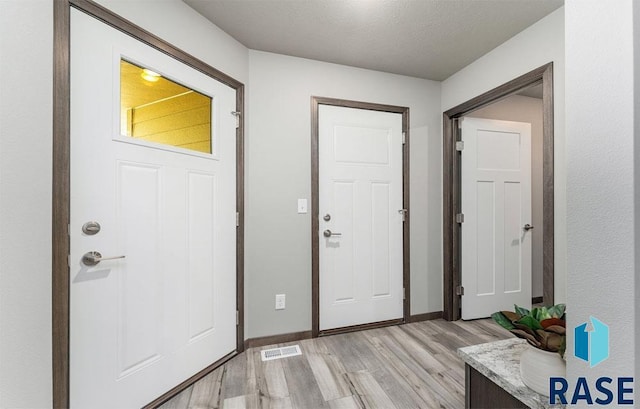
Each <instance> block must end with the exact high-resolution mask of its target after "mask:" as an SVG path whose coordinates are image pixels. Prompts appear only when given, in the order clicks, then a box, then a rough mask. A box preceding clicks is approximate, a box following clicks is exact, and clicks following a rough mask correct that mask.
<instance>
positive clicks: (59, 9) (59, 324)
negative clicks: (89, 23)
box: [52, 0, 244, 408]
mask: <svg viewBox="0 0 640 409" xmlns="http://www.w3.org/2000/svg"><path fill="white" fill-rule="evenodd" d="M71 7H74V8H76V9H78V10H79V11H82V12H84V13H86V14H88V15H90V16H92V17H94V18H96V19H98V20H100V21H102V22H104V23H105V24H108V25H110V26H112V27H114V28H116V29H117V30H120V31H122V32H123V33H125V34H127V35H129V36H131V37H133V38H135V39H137V40H139V41H141V42H143V43H145V44H147V45H149V46H151V47H153V48H155V49H157V50H158V51H161V52H163V53H165V54H167V55H169V56H171V57H173V58H175V59H176V60H178V61H180V62H182V63H184V64H186V65H188V66H189V67H191V68H193V69H196V70H198V71H200V72H202V73H204V74H206V75H208V76H210V77H212V78H214V79H215V80H217V81H219V82H221V83H223V84H225V85H228V86H229V87H231V88H233V89H235V91H236V104H235V106H236V112H238V113H239V115H240V118H239V125H238V128H237V129H236V161H237V164H236V211H237V212H238V219H237V221H238V223H237V224H238V226H237V228H236V310H237V311H238V313H237V324H238V325H237V326H236V344H237V345H236V351H235V352H233V353H231V354H229V355H227V356H225V357H223V358H222V359H220V360H219V361H217V362H212V363H211V365H209V366H208V367H207V368H205V369H203V370H202V371H200V372H198V373H197V374H194V375H193V376H192V377H190V378H189V379H186V380H184V381H183V382H182V383H180V384H179V385H176V386H175V387H174V388H173V389H171V390H170V391H167V393H165V394H163V395H162V396H160V397H158V398H157V399H156V400H154V401H153V402H150V403H149V404H148V405H147V406H146V407H157V406H159V405H160V404H162V403H163V402H165V401H167V400H168V399H170V398H171V397H172V396H174V395H176V394H177V393H179V392H180V391H181V390H183V389H185V388H186V387H187V386H189V385H191V384H193V383H194V382H196V381H197V380H199V379H201V378H202V377H204V376H205V375H207V374H208V373H209V372H211V371H212V370H213V369H215V368H216V367H218V366H220V365H221V364H222V363H224V362H225V361H227V360H228V359H230V358H232V357H233V356H235V355H236V354H237V353H240V352H242V351H243V350H244V117H243V115H242V114H243V113H244V84H242V83H241V82H240V81H238V80H236V79H234V78H232V77H230V76H229V75H227V74H225V73H223V72H221V71H218V70H217V69H215V68H213V67H212V66H210V65H208V64H207V63H205V62H203V61H201V60H199V59H197V58H196V57H194V56H192V55H190V54H188V53H186V52H184V51H182V50H180V49H179V48H177V47H175V46H173V45H171V44H170V43H168V42H166V41H164V40H162V39H161V38H159V37H157V36H155V35H154V34H151V33H150V32H148V31H146V30H144V29H142V28H141V27H139V26H137V25H135V24H133V23H132V22H130V21H128V20H126V19H124V18H122V17H121V16H119V15H117V14H115V13H113V12H112V11H110V10H108V9H106V8H105V7H103V6H101V5H99V4H97V3H95V2H93V1H91V0H54V8H53V18H54V25H53V27H54V30H53V32H54V42H53V64H54V66H53V69H54V72H53V179H52V188H53V203H52V219H53V220H52V241H53V245H52V353H53V354H52V355H53V356H52V361H53V365H52V377H53V402H52V403H53V407H54V408H67V407H69V354H70V350H69V327H70V320H69V294H70V289H69V265H68V261H67V256H68V254H69V250H70V243H69V233H68V226H69V215H70V183H69V181H70V146H71V138H70V116H71V112H70V105H69V97H70V69H69V55H70V54H69V53H70V8H71Z"/></svg>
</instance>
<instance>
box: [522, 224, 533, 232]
mask: <svg viewBox="0 0 640 409" xmlns="http://www.w3.org/2000/svg"><path fill="white" fill-rule="evenodd" d="M524 229H525V230H526V231H529V230H531V229H533V226H532V225H530V224H529V223H527V224H525V225H524Z"/></svg>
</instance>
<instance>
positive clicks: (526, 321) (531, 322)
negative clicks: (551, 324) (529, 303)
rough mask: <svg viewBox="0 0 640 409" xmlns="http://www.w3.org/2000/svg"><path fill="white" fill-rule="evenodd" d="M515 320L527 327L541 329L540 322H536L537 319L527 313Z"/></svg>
mask: <svg viewBox="0 0 640 409" xmlns="http://www.w3.org/2000/svg"><path fill="white" fill-rule="evenodd" d="M516 322H517V323H518V324H522V325H526V326H527V327H529V328H531V329H532V330H534V331H535V330H537V329H542V325H540V322H538V320H536V319H535V318H533V317H532V316H530V315H527V316H526V317H522V318H520V319H519V320H518V321H516Z"/></svg>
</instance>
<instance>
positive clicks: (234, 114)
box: [231, 111, 242, 128]
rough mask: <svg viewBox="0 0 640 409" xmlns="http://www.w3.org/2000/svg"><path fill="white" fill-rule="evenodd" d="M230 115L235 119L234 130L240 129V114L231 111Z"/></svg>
mask: <svg viewBox="0 0 640 409" xmlns="http://www.w3.org/2000/svg"><path fill="white" fill-rule="evenodd" d="M231 115H233V116H235V117H236V128H240V116H241V115H242V112H240V111H231Z"/></svg>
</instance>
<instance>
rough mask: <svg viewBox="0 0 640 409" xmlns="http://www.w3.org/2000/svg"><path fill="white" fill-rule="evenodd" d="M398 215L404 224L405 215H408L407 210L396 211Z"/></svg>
mask: <svg viewBox="0 0 640 409" xmlns="http://www.w3.org/2000/svg"><path fill="white" fill-rule="evenodd" d="M398 213H400V215H401V216H402V221H403V222H406V221H407V215H408V214H409V211H408V210H407V209H400V210H398Z"/></svg>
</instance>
